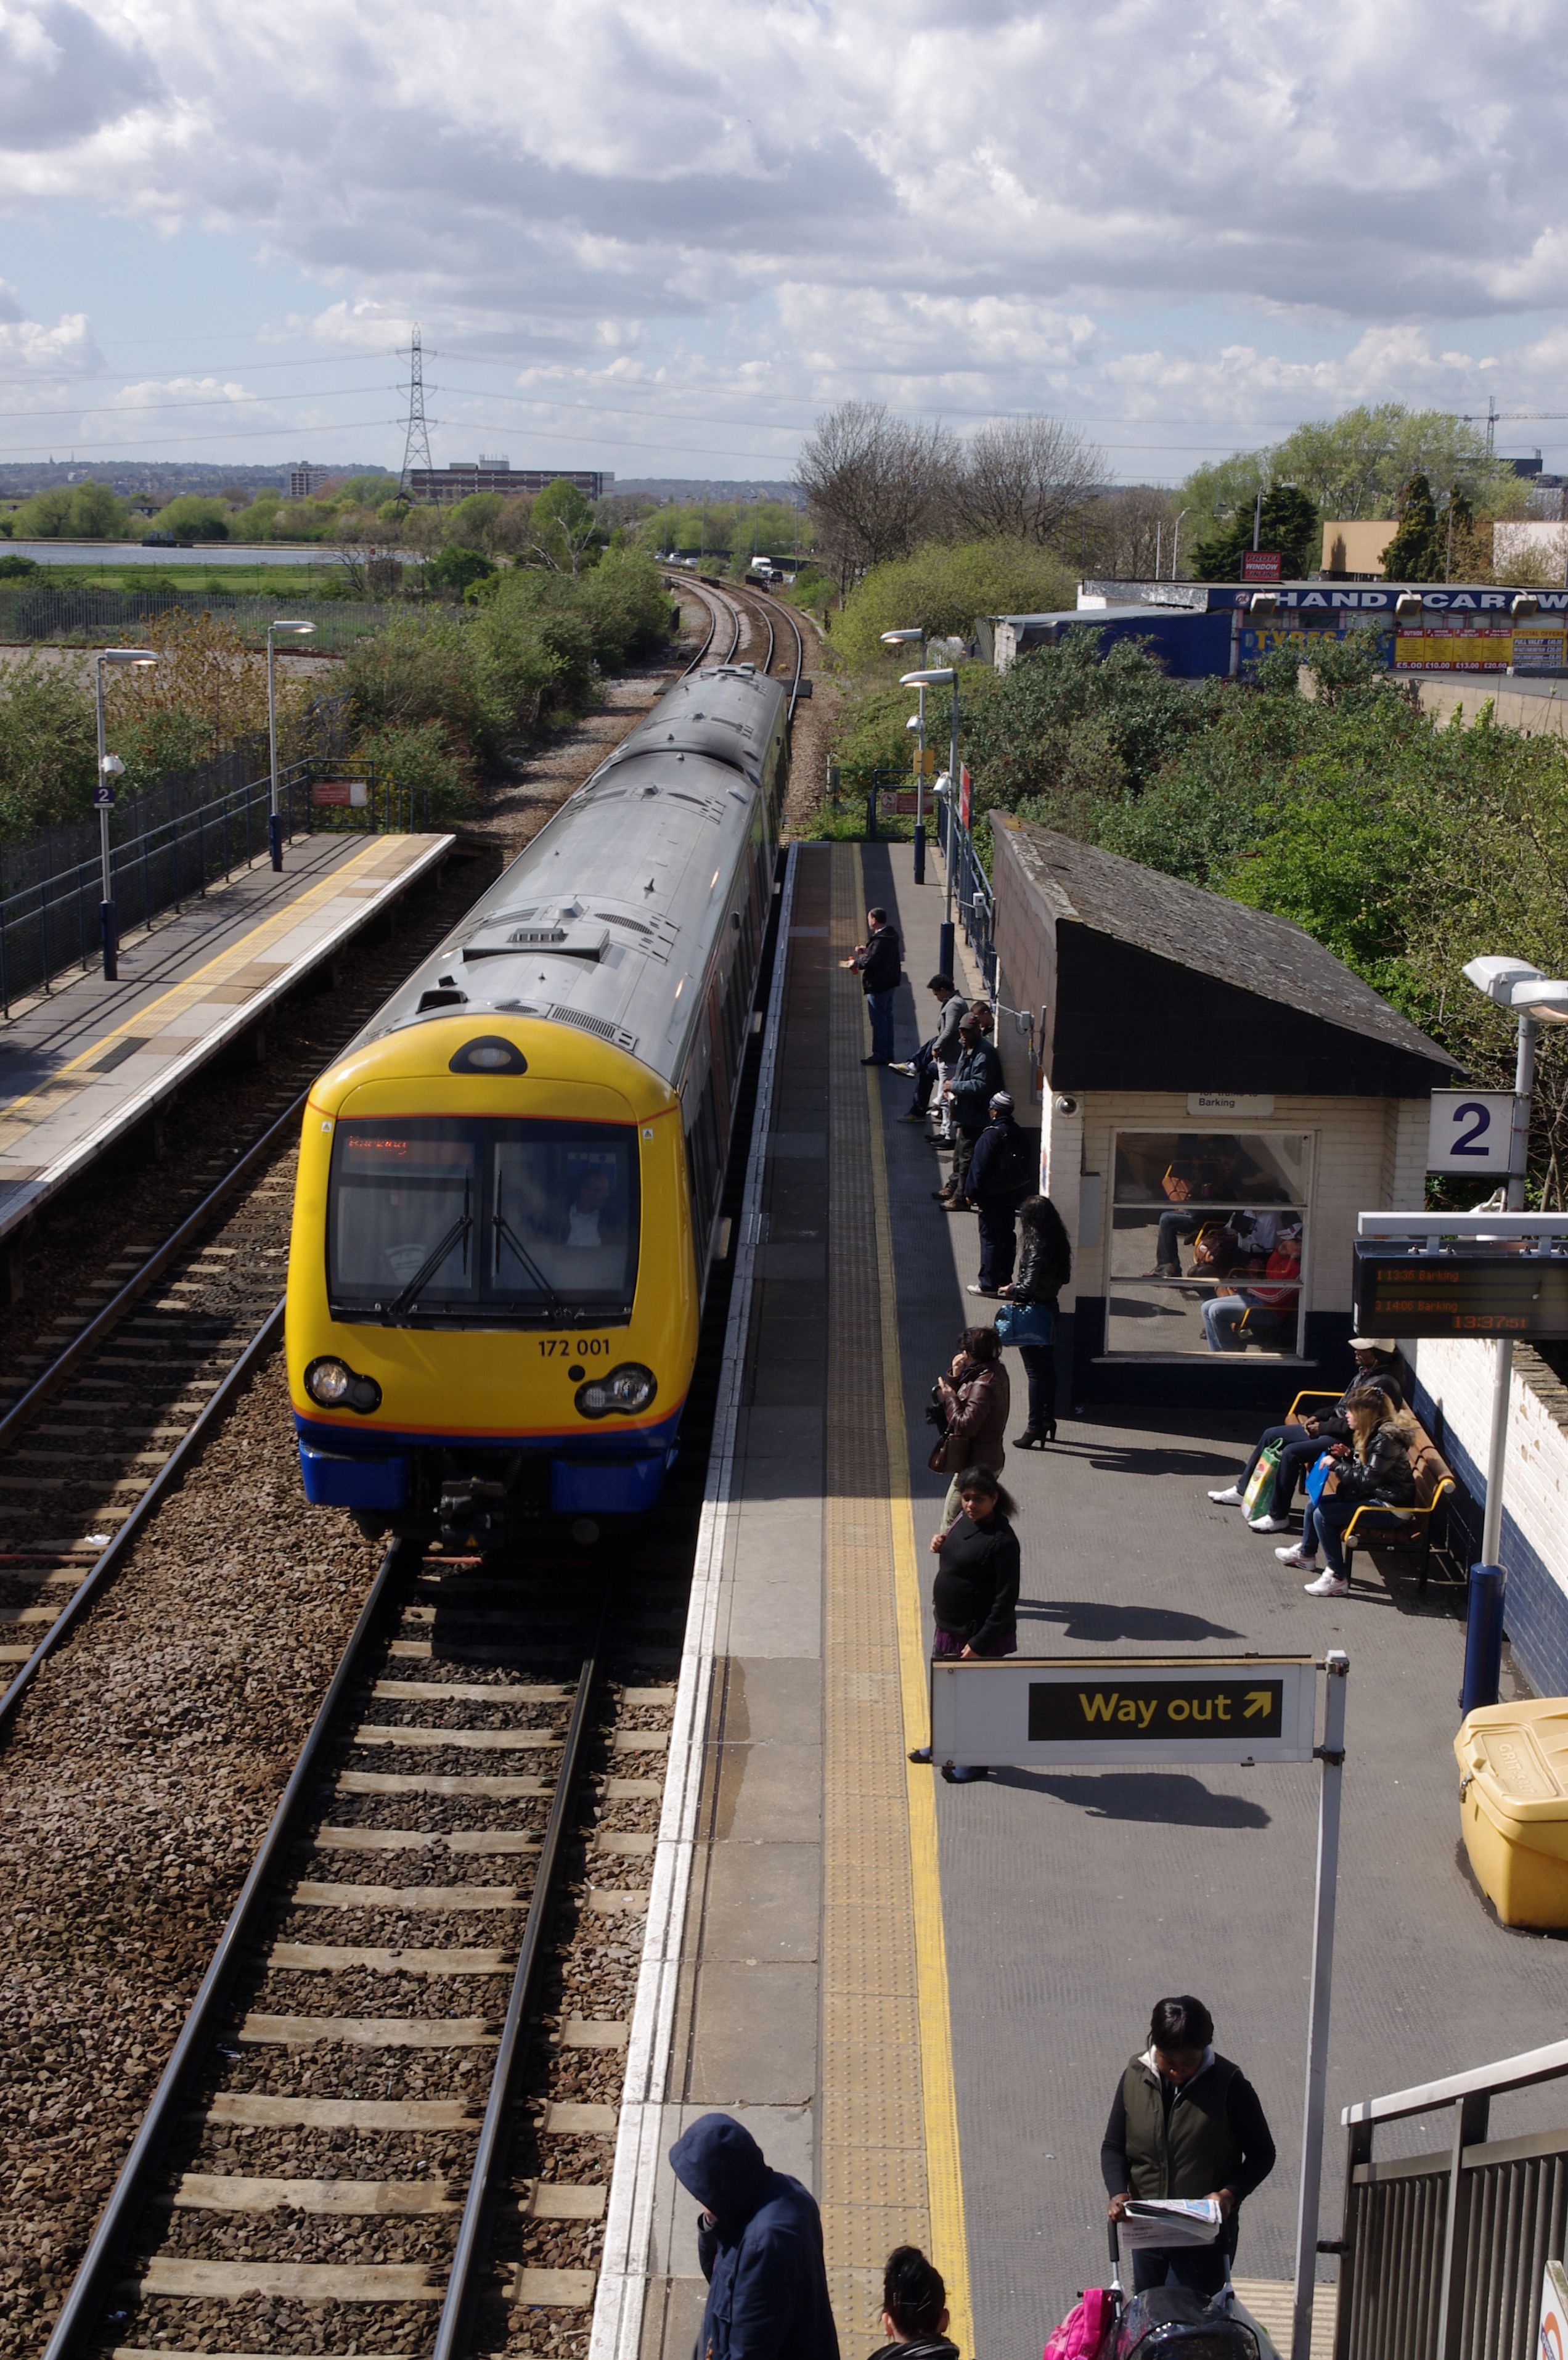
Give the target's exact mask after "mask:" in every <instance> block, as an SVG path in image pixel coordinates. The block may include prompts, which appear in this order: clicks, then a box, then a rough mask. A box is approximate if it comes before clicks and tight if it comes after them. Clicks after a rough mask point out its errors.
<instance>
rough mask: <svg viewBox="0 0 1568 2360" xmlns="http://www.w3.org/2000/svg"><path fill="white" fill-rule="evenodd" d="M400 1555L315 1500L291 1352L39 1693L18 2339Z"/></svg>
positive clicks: (9, 2259) (16, 1855)
mask: <svg viewBox="0 0 1568 2360" xmlns="http://www.w3.org/2000/svg"><path fill="white" fill-rule="evenodd" d="M379 1555H380V1553H379V1551H378V1550H377V1549H376V1548H375V1547H374V1546H371V1545H370V1544H368V1543H366V1542H365V1541H364V1540H362V1539H361V1538H360V1536H359V1535H358V1533H357V1532H356V1531H355V1530H354V1525H353V1524H352V1523H351V1521H350V1520H349V1518H348V1517H347V1515H345V1514H343V1513H340V1512H339V1511H337V1510H335V1509H327V1508H309V1507H307V1506H306V1505H305V1503H304V1501H303V1500H302V1498H301V1497H300V1494H299V1469H298V1462H297V1459H296V1456H295V1452H294V1448H293V1443H292V1439H291V1437H290V1433H289V1417H288V1404H287V1393H286V1388H285V1384H284V1376H283V1368H282V1361H281V1357H280V1356H279V1357H278V1358H276V1359H274V1360H271V1361H269V1362H268V1364H267V1368H266V1369H265V1370H264V1371H261V1372H260V1374H259V1375H258V1378H257V1380H256V1382H255V1383H254V1384H253V1385H252V1387H251V1388H250V1390H249V1391H248V1393H246V1394H245V1397H244V1398H243V1399H242V1400H241V1401H240V1402H239V1403H238V1404H236V1405H235V1408H234V1414H233V1415H232V1417H231V1418H230V1420H229V1421H228V1423H227V1424H226V1425H225V1426H224V1427H223V1431H222V1432H221V1433H220V1434H219V1435H217V1436H215V1437H213V1439H212V1442H211V1443H210V1444H209V1445H208V1448H207V1449H206V1451H205V1453H204V1455H203V1458H202V1459H201V1464H200V1466H199V1467H198V1468H197V1469H196V1470H194V1471H193V1473H192V1474H191V1475H190V1476H189V1477H188V1478H187V1479H186V1480H185V1482H184V1483H183V1485H182V1486H181V1487H180V1490H179V1491H177V1493H176V1494H175V1495H174V1496H173V1497H172V1498H171V1499H170V1500H169V1502H167V1503H166V1505H165V1506H164V1508H163V1510H162V1511H161V1513H160V1514H159V1515H158V1519H157V1521H156V1523H155V1524H154V1525H153V1527H152V1529H151V1530H150V1531H149V1532H148V1533H147V1535H145V1536H144V1537H143V1538H142V1540H141V1541H140V1542H139V1543H138V1544H137V1545H136V1546H135V1547H134V1549H133V1551H132V1553H131V1557H130V1559H129V1562H128V1563H127V1564H126V1566H125V1568H124V1569H123V1571H122V1572H121V1574H120V1576H119V1578H118V1579H117V1581H116V1582H115V1583H114V1586H113V1588H112V1589H111V1590H110V1591H109V1593H108V1595H107V1596H106V1597H105V1598H104V1599H103V1601H102V1602H101V1603H100V1604H99V1606H98V1607H97V1608H96V1610H95V1611H94V1612H93V1613H92V1614H90V1615H89V1616H88V1618H87V1620H86V1622H85V1623H84V1625H83V1626H82V1628H81V1629H80V1630H79V1631H78V1632H77V1633H76V1634H75V1635H74V1636H73V1638H72V1639H71V1641H70V1642H68V1644H66V1645H65V1646H64V1647H63V1648H62V1649H61V1650H60V1654H59V1655H56V1656H55V1657H54V1659H53V1660H52V1661H51V1662H50V1663H49V1664H48V1665H47V1666H45V1668H44V1670H43V1672H42V1673H41V1674H40V1676H39V1678H38V1683H37V1685H36V1686H35V1688H34V1689H33V1691H32V1694H31V1696H30V1698H29V1699H28V1700H27V1704H26V1705H25V1706H24V1708H23V1710H22V1713H21V1715H20V1717H19V1719H18V1721H17V1724H16V1730H15V1732H14V1733H13V1735H12V1736H11V1738H10V1740H9V1741H8V1743H7V1745H6V1749H5V1778H4V1782H3V1784H0V1992H3V1994H4V2006H5V2020H6V2022H7V2024H8V2025H9V2027H11V2034H12V2037H11V2038H10V2040H9V2041H8V2042H7V2044H6V2046H5V2053H4V2056H3V2057H0V2091H3V2092H4V2098H3V2101H0V2107H3V2115H4V2120H3V2123H0V2143H3V2147H4V2152H5V2158H6V2162H7V2175H6V2177H7V2182H8V2194H9V2200H10V2201H9V2203H8V2205H7V2208H6V2219H5V2231H4V2239H3V2244H0V2353H6V2354H9V2353H17V2354H27V2355H32V2354H36V2353H37V2352H38V2350H39V2349H40V2348H41V2346H42V2344H43V2342H44V2333H43V2327H44V2322H46V2321H47V2320H48V2319H49V2318H50V2317H51V2316H52V2315H53V2313H54V2311H55V2310H56V2309H57V2308H58V2306H59V2303H60V2299H61V2297H62V2296H63V2294H64V2292H65V2289H66V2287H67V2285H68V2284H69V2282H70V2278H71V2273H72V2272H73V2271H74V2269H75V2267H76V2264H77V2262H78V2260H79V2259H80V2257H81V2254H82V2248H83V2245H84V2244H85V2240H86V2237H87V2235H88V2234H89V2233H90V2231H91V2229H92V2226H93V2221H94V2219H95V2218H96V2216H97V2213H98V2212H99V2211H100V2209H101V2207H102V2205H103V2201H104V2199H105V2197H106V2196H107V2194H108V2191H109V2189H110V2186H111V2185H112V2183H113V2180H114V2174H115V2173H116V2171H117V2170H118V2169H119V2166H120V2163H121V2161H122V2160H123V2158H124V2156H125V2149H126V2147H127V2146H128V2144H129V2140H130V2137H131V2136H132V2132H133V2129H134V2125H135V2122H136V2118H137V2116H138V2114H139V2113H140V2110H141V2108H142V2106H143V2105H144V2104H145V2103H146V2101H147V2097H148V2096H149V2095H150V2093H151V2092H152V2089H153V2087H154V2086H155V2084H156V2082H157V2080H158V2075H159V2073H160V2072H161V2070H162V2068H163V2065H164V2063H165V2061H166V2060H167V2057H168V2055H169V2049H170V2048H171V2047H172V2045H173V2042H174V2040H175V2038H176V2037H177V2035H178V2033H179V2030H180V2025H181V2023H182V2022H183V2020H184V2016H185V2013H186V2010H187V2008H188V2006H189V2005H190V2002H191V1998H192V1996H193V1995H194V1993H195V1989H196V1986H197V1984H198V1983H200V1981H201V1975H202V1973H203V1972H204V1970H205V1968H206V1965H207V1962H208V1960H209V1958H210V1957H211V1954H212V1949H213V1946H214V1944H215V1943H216V1940H217V1938H218V1935H219V1933H220V1931H221V1930H222V1928H223V1919H224V1917H226V1916H227V1914H228V1911H229V1908H230V1907H231V1906H232V1904H233V1902H234V1896H235V1895H236V1893H237V1892H238V1889H239V1887H240V1885H241V1884H242V1883H243V1881H244V1878H245V1873H246V1871H247V1869H248V1867H249V1865H250V1862H251V1859H252V1857H253V1855H254V1853H255V1851H256V1845H257V1843H258V1842H259V1841H260V1839H261V1836H262V1834H263V1832H264V1831H265V1829H266V1826H267V1821H268V1819H270V1817H271V1815H272V1811H273V1808H274V1807H275V1805H276V1802H277V1799H278V1794H279V1792H280V1790H281V1787H282V1786H283V1783H284V1781H285V1779H286V1778H287V1775H288V1773H289V1769H290V1767H291V1765H292V1763H293V1760H294V1757H295V1755H296V1754H297V1753H298V1751H299V1745H300V1743H301V1742H302V1740H303V1738H304V1734H305V1732H306V1730H307V1729H308V1727H309V1726H310V1720H311V1718H312V1716H313V1714H314V1712H315V1710H316V1708H317V1705H318V1704H319V1702H320V1699H321V1693H322V1691H323V1690H324V1688H325V1687H326V1685H327V1682H328V1680H329V1679H330V1677H331V1676H332V1670H333V1668H334V1666H335V1665H336V1663H337V1660H338V1657H339V1655H341V1653H342V1650H343V1645H344V1644H345V1643H346V1641H347V1638H348V1635H349V1633H350V1631H351V1630H352V1628H353V1624H354V1617H355V1615H356V1614H357V1612H358V1611H359V1607H360V1605H361V1603H362V1601H363V1599H364V1596H365V1590H366V1589H367V1588H368V1586H369V1583H370V1580H371V1579H372V1577H373V1576H374V1573H375V1570H376V1565H377V1563H378V1562H379ZM176 2340H177V2341H179V2340H182V2339H180V2338H177V2339H176ZM252 2348H256V2349H266V2348H267V2347H266V2346H265V2345H261V2346H254V2347H252Z"/></svg>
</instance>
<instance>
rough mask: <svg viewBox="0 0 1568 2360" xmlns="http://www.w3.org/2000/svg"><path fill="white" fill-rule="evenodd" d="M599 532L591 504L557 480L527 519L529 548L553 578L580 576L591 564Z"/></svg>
mask: <svg viewBox="0 0 1568 2360" xmlns="http://www.w3.org/2000/svg"><path fill="white" fill-rule="evenodd" d="M605 538H607V536H605V535H603V534H601V533H600V531H599V528H598V523H597V519H595V517H594V514H593V502H592V501H591V500H589V499H587V498H585V497H584V496H583V493H582V492H581V491H579V489H578V487H577V486H576V485H575V484H572V483H568V481H567V480H566V478H565V476H564V475H562V476H560V477H558V478H557V480H556V481H555V482H554V483H553V484H547V485H546V486H545V487H544V489H543V491H542V492H540V494H539V497H538V498H537V499H536V500H535V502H534V504H533V509H532V512H531V514H530V515H529V518H528V547H529V549H530V550H531V551H532V552H533V554H534V556H535V557H537V558H538V560H539V563H540V564H541V565H548V566H549V567H550V571H551V573H554V574H579V573H581V571H582V570H583V566H584V564H587V563H592V562H593V557H592V552H593V549H594V543H595V541H599V542H600V543H601V544H602V542H603V541H604V539H605Z"/></svg>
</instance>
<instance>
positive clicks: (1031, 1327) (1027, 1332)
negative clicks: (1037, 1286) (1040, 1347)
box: [996, 1303, 1056, 1344]
mask: <svg viewBox="0 0 1568 2360" xmlns="http://www.w3.org/2000/svg"><path fill="white" fill-rule="evenodd" d="M1055 1332H1056V1313H1055V1311H1054V1310H1053V1309H1052V1307H1051V1305H1050V1304H1049V1303H1003V1304H1002V1305H1001V1306H999V1307H998V1309H997V1312H996V1333H997V1335H998V1336H999V1337H1000V1338H1001V1339H1002V1341H1003V1343H1004V1344H1049V1343H1050V1342H1051V1339H1052V1338H1053V1337H1054V1335H1055Z"/></svg>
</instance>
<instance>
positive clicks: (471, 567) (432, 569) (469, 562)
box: [425, 541, 495, 597]
mask: <svg viewBox="0 0 1568 2360" xmlns="http://www.w3.org/2000/svg"><path fill="white" fill-rule="evenodd" d="M494 573H495V561H494V560H493V559H491V558H488V557H486V556H485V552H484V551H483V550H479V549H465V548H464V547H463V544H462V543H461V542H460V541H448V543H447V545H446V547H445V548H444V549H443V550H441V551H440V552H438V554H437V555H436V556H434V557H432V558H431V559H430V563H429V564H428V565H427V566H426V567H425V588H426V589H427V590H455V591H456V592H457V593H458V595H459V596H460V597H461V596H462V595H463V592H464V591H465V590H466V589H467V588H468V586H469V585H470V583H472V582H483V581H484V580H485V576H486V574H494Z"/></svg>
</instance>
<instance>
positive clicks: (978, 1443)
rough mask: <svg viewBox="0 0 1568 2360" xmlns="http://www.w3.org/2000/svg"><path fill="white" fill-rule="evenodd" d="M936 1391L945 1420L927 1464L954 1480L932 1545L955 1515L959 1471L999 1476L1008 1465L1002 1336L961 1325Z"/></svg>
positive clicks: (1009, 1399)
mask: <svg viewBox="0 0 1568 2360" xmlns="http://www.w3.org/2000/svg"><path fill="white" fill-rule="evenodd" d="M935 1390H936V1393H937V1394H938V1396H939V1398H940V1400H941V1402H942V1414H943V1415H944V1417H945V1418H946V1420H947V1423H946V1425H945V1426H943V1428H942V1440H941V1441H940V1442H939V1443H938V1444H937V1446H936V1448H935V1449H934V1450H933V1451H932V1452H931V1458H930V1459H929V1461H928V1462H927V1463H928V1464H929V1466H930V1468H931V1472H932V1474H933V1475H948V1474H951V1475H952V1477H953V1481H952V1482H951V1483H950V1484H949V1485H948V1487H947V1497H946V1499H945V1500H944V1501H943V1502H942V1526H941V1530H940V1531H939V1532H938V1534H937V1535H936V1539H935V1540H933V1541H932V1543H931V1546H932V1548H935V1547H936V1546H937V1545H938V1543H939V1542H940V1541H941V1539H942V1533H944V1532H946V1530H947V1528H948V1526H949V1524H953V1523H954V1522H955V1521H956V1519H957V1517H958V1514H959V1503H958V1477H959V1475H960V1474H961V1473H962V1472H963V1470H964V1469H965V1468H972V1467H988V1468H989V1469H990V1470H991V1472H992V1473H993V1474H994V1475H999V1474H1000V1473H1001V1471H1002V1470H1003V1468H1004V1467H1005V1466H1006V1465H1007V1416H1008V1413H1009V1412H1010V1410H1011V1408H1012V1405H1013V1392H1012V1381H1011V1379H1010V1378H1009V1377H1008V1375H1007V1369H1006V1367H1005V1366H1004V1365H1003V1360H1002V1340H1001V1338H1000V1337H999V1336H998V1335H997V1333H996V1329H995V1328H994V1327H966V1328H965V1329H964V1333H963V1335H962V1336H961V1337H960V1338H959V1339H958V1349H957V1351H956V1352H955V1353H954V1354H953V1360H952V1364H951V1366H950V1367H949V1368H948V1370H947V1371H946V1373H945V1375H943V1376H940V1377H938V1379H937V1381H936V1388H935Z"/></svg>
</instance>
